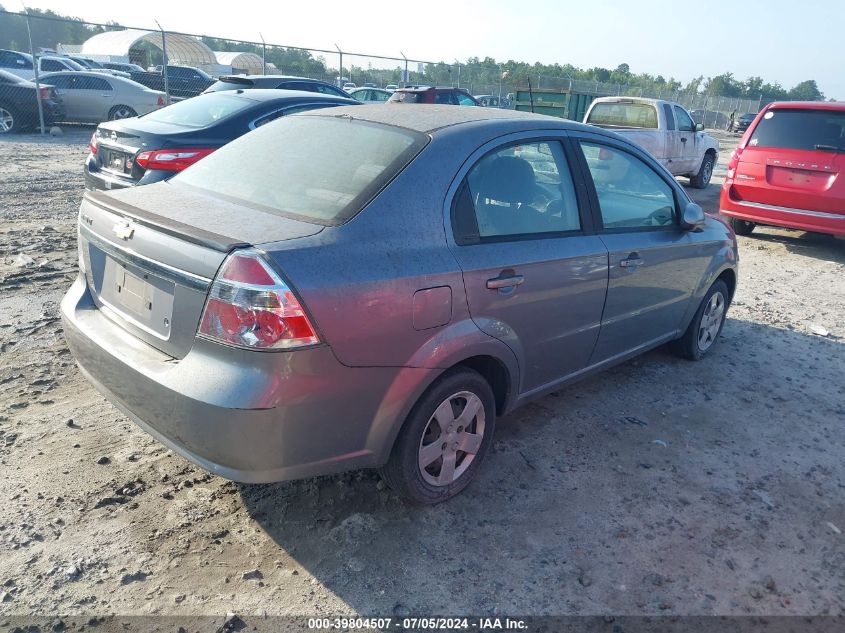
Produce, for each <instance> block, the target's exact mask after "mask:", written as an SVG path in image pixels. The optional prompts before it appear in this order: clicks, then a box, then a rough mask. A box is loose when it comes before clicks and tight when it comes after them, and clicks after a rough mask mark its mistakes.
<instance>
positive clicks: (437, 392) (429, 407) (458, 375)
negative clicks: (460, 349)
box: [381, 368, 496, 504]
mask: <svg viewBox="0 0 845 633" xmlns="http://www.w3.org/2000/svg"><path fill="white" fill-rule="evenodd" d="M495 423H496V405H495V401H494V398H493V390H492V389H491V388H490V385H489V384H488V382H487V381H486V380H485V379H484V378H483V377H482V376H481V375H480V374H479V373H478V372H475V371H473V370H471V369H466V368H459V369H455V370H451V371H449V372H447V373H446V374H444V375H443V376H442V377H441V378H440V379H439V380H437V381H436V382H435V383H434V384H433V385H432V386H431V387H429V389H428V391H426V393H425V394H423V396H422V397H421V398H420V400H419V401H418V402H417V403H416V404H415V405H414V408H413V409H412V410H411V413H410V414H409V415H408V419H407V420H406V421H405V424H404V425H403V426H402V430H401V431H400V432H399V437H398V438H397V440H396V444H395V445H394V446H393V451H392V452H391V454H390V459H389V460H388V462H387V464H386V465H385V466H384V468H382V471H381V474H382V477H383V478H384V480H385V482H386V483H387V485H388V486H390V487H391V488H392V489H393V490H394V491H395V492H396V493H397V494H399V495H401V496H403V497H405V498H407V499H410V500H411V501H414V502H416V503H421V504H434V503H440V502H442V501H446V500H447V499H450V498H452V497H454V496H455V495H456V494H458V493H459V492H461V491H462V490H463V489H464V488H466V486H467V484H469V482H470V480H471V479H472V478H473V476H474V475H475V472H476V471H477V469H478V467H479V464H480V463H481V460H482V458H483V457H484V454H485V453H486V452H487V450H488V448H489V447H490V443H491V442H492V439H493V428H494V426H495Z"/></svg>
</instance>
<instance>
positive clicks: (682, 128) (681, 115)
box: [675, 106, 695, 132]
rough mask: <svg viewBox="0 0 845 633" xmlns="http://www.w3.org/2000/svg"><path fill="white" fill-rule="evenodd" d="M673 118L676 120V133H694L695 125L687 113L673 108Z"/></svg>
mask: <svg viewBox="0 0 845 633" xmlns="http://www.w3.org/2000/svg"><path fill="white" fill-rule="evenodd" d="M675 116H676V117H677V119H678V131H679V132H694V131H695V124H693V122H692V119H691V118H690V116H689V114H687V111H686V110H684V109H683V108H681V107H679V106H675Z"/></svg>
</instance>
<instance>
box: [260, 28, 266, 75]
mask: <svg viewBox="0 0 845 633" xmlns="http://www.w3.org/2000/svg"><path fill="white" fill-rule="evenodd" d="M258 37H260V38H261V74H262V75H266V74H267V42H265V41H264V36H263V35H261V33H260V32H259V33H258Z"/></svg>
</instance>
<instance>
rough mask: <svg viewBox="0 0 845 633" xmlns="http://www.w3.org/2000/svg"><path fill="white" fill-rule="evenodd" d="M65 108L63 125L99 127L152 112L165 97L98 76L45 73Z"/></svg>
mask: <svg viewBox="0 0 845 633" xmlns="http://www.w3.org/2000/svg"><path fill="white" fill-rule="evenodd" d="M41 79H42V80H44V81H45V82H49V83H50V84H52V85H53V86H54V87H55V89H56V92H57V93H58V95H59V96H60V97H61V99H62V101H63V102H64V105H65V114H66V116H65V121H68V122H71V123H102V122H103V121H114V120H117V119H126V118H128V117H133V116H138V115H139V114H146V113H148V112H152V111H153V110H156V109H157V108H160V107H162V106H163V105H164V104H165V100H164V97H165V95H164V93H163V92H159V91H158V90H150V89H149V88H147V87H146V86H142V85H141V84H139V83H137V82H135V81H132V80H130V79H124V78H123V77H113V76H111V75H107V74H104V73H101V72H87V71H85V72H83V71H79V72H59V73H46V74H43V75H41Z"/></svg>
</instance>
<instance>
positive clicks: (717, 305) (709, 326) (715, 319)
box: [698, 292, 725, 352]
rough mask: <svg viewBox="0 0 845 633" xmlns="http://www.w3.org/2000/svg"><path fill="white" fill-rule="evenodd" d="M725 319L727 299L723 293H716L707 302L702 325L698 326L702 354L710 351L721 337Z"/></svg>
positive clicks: (699, 347) (699, 346) (699, 345)
mask: <svg viewBox="0 0 845 633" xmlns="http://www.w3.org/2000/svg"><path fill="white" fill-rule="evenodd" d="M724 317H725V297H724V295H723V294H722V293H721V292H714V293H713V295H712V296H711V297H710V301H708V302H707V307H706V308H705V309H704V314H702V315H701V323H699V325H698V349H700V350H701V351H702V352H705V351H707V350H708V349H710V346H711V345H713V343H714V342H715V341H716V337H717V336H718V335H719V329H720V328H721V327H722V319H723V318H724Z"/></svg>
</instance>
